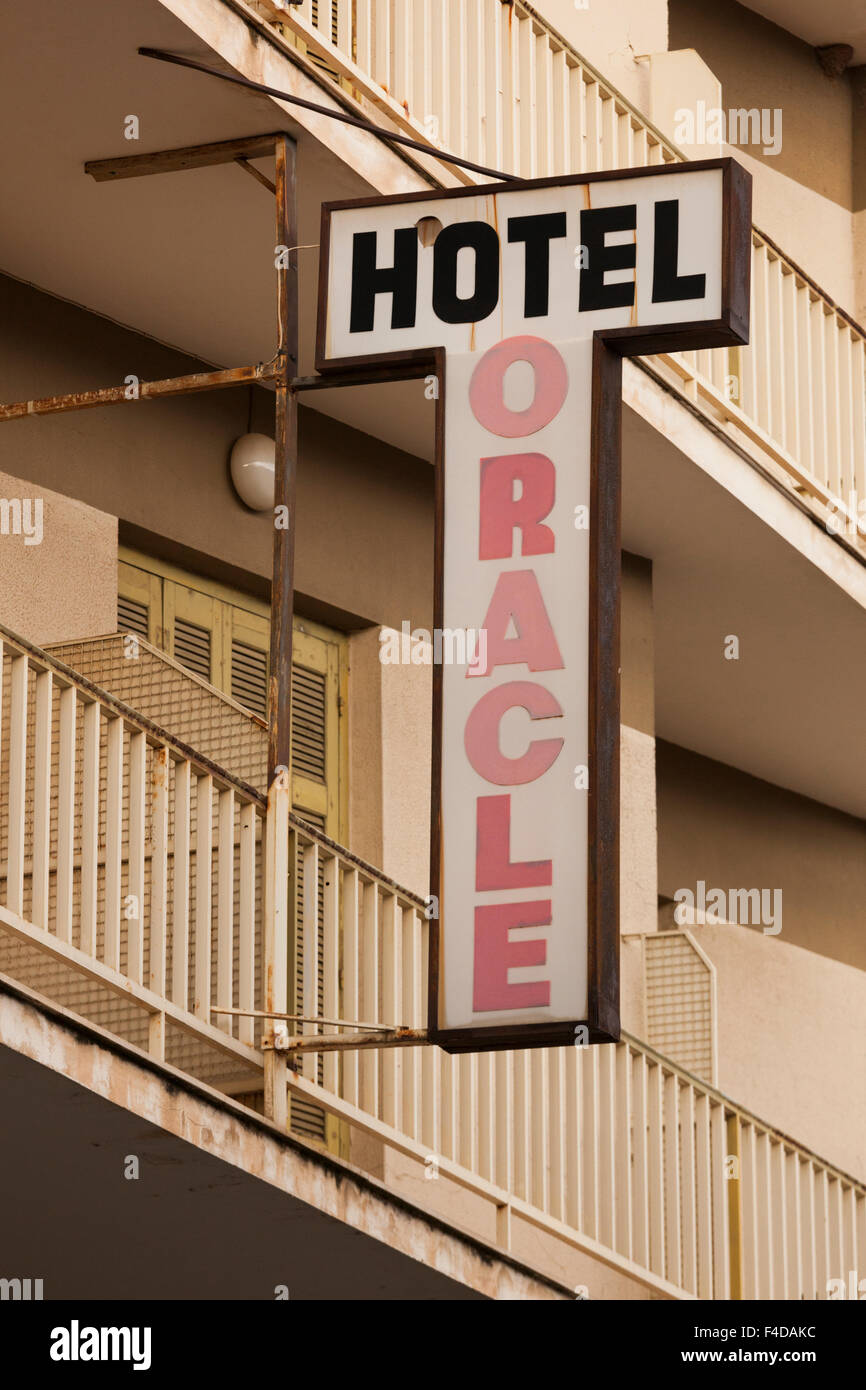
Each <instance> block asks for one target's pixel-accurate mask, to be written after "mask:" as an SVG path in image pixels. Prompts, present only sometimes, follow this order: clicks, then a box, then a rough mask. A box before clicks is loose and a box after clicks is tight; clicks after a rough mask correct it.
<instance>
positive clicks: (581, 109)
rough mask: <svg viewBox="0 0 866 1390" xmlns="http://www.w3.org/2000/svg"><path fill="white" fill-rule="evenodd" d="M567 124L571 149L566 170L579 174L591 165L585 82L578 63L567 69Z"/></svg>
mask: <svg viewBox="0 0 866 1390" xmlns="http://www.w3.org/2000/svg"><path fill="white" fill-rule="evenodd" d="M568 125H569V140H570V149H571V159H570V163H569V166H568V172H569V173H574V174H580V173H583V172H584V171H585V170H587V169H589V168H590V167H591V166H590V164H589V156H588V153H587V143H588V134H587V84H586V82H585V81H584V73H583V68H582V67H581V66H580V64H579V63H575V65H574V67H569V69H568Z"/></svg>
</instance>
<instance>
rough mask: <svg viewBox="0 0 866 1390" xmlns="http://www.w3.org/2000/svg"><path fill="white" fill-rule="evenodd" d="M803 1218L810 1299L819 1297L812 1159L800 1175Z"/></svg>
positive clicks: (806, 1280)
mask: <svg viewBox="0 0 866 1390" xmlns="http://www.w3.org/2000/svg"><path fill="white" fill-rule="evenodd" d="M800 1188H801V1192H802V1202H803V1205H802V1217H803V1228H804V1239H803V1251H804V1259H803V1264H804V1279H805V1292H806V1297H807V1298H808V1299H812V1298H817V1297H818V1223H817V1211H816V1208H815V1172H814V1168H813V1165H812V1161H811V1159H806V1160H805V1161H804V1163H803V1170H802V1172H801V1174H800Z"/></svg>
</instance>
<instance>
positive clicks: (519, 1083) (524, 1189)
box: [514, 1051, 532, 1202]
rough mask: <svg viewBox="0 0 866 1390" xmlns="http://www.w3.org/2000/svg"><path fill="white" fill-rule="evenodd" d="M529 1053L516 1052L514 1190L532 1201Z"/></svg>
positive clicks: (527, 1200)
mask: <svg viewBox="0 0 866 1390" xmlns="http://www.w3.org/2000/svg"><path fill="white" fill-rule="evenodd" d="M530 1089H531V1083H530V1079H529V1054H528V1053H527V1052H525V1051H523V1052H515V1054H514V1190H515V1191H516V1193H517V1195H518V1197H522V1198H523V1199H524V1201H526V1202H531V1201H532V1115H531V1112H530V1105H531V1096H530Z"/></svg>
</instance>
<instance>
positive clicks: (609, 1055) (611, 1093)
mask: <svg viewBox="0 0 866 1390" xmlns="http://www.w3.org/2000/svg"><path fill="white" fill-rule="evenodd" d="M596 1051H598V1053H599V1059H598V1071H599V1085H598V1101H599V1117H598V1139H599V1143H598V1155H599V1156H598V1177H599V1200H600V1218H601V1224H600V1228H599V1232H598V1239H599V1240H600V1241H601V1242H602V1244H603V1245H609V1246H611V1248H615V1247H616V1200H617V1182H616V1178H617V1174H616V1166H615V1152H616V1100H615V1085H616V1082H615V1076H616V1068H615V1049H614V1047H613V1045H612V1044H608V1045H607V1046H606V1047H600V1048H597V1049H596Z"/></svg>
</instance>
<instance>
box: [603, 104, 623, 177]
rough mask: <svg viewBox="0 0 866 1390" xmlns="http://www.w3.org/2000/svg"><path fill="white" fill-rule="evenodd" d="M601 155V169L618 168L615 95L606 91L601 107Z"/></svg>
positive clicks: (617, 130)
mask: <svg viewBox="0 0 866 1390" xmlns="http://www.w3.org/2000/svg"><path fill="white" fill-rule="evenodd" d="M601 157H602V165H601V167H602V168H603V169H619V168H620V158H619V113H618V111H617V103H616V97H612V96H608V95H607V94H606V93H605V94H604V96H603V99H602V107H601Z"/></svg>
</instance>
